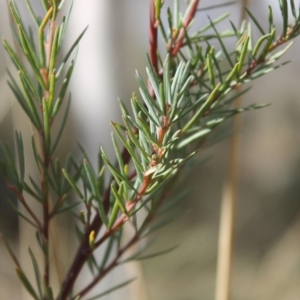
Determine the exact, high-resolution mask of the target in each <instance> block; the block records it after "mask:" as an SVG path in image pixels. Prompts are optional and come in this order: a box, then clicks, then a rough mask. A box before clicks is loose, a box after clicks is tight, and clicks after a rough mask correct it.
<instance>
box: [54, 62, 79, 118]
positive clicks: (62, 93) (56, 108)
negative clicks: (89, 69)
mask: <svg viewBox="0 0 300 300" xmlns="http://www.w3.org/2000/svg"><path fill="white" fill-rule="evenodd" d="M73 69H74V62H73V61H72V62H71V65H70V67H69V69H68V72H67V74H66V77H65V79H64V81H63V84H62V87H61V90H60V92H59V95H58V99H57V100H56V102H55V104H54V107H53V110H52V114H51V118H53V117H55V116H56V115H57V113H58V111H59V109H60V106H61V104H62V102H63V100H64V97H65V94H66V91H67V88H68V85H69V82H70V79H71V76H72V72H73Z"/></svg>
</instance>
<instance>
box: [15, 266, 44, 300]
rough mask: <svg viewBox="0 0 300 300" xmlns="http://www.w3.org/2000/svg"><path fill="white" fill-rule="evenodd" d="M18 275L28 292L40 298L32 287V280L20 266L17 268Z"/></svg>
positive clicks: (36, 299) (36, 298)
mask: <svg viewBox="0 0 300 300" xmlns="http://www.w3.org/2000/svg"><path fill="white" fill-rule="evenodd" d="M16 272H17V275H18V277H19V279H20V281H21V282H22V284H23V286H24V287H25V289H26V290H27V292H28V293H29V294H30V295H31V296H32V297H33V298H34V299H35V300H40V299H39V297H38V295H37V294H36V292H35V290H34V288H33V287H32V285H31V283H30V281H29V280H28V278H27V277H26V275H25V274H24V272H23V271H22V270H21V269H20V268H16Z"/></svg>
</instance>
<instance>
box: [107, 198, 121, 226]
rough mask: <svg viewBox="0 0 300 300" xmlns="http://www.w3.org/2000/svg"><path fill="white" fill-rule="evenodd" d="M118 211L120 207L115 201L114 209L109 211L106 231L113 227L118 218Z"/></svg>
mask: <svg viewBox="0 0 300 300" xmlns="http://www.w3.org/2000/svg"><path fill="white" fill-rule="evenodd" d="M119 211H120V205H119V204H118V202H117V201H116V202H115V203H114V207H113V209H112V211H111V215H110V218H109V222H108V225H107V228H108V229H111V228H112V227H113V225H114V224H115V221H116V219H117V217H118V214H119Z"/></svg>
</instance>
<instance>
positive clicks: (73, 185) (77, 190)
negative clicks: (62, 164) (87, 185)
mask: <svg viewBox="0 0 300 300" xmlns="http://www.w3.org/2000/svg"><path fill="white" fill-rule="evenodd" d="M62 172H63V174H64V176H65V177H66V179H67V180H68V182H69V183H70V185H71V186H72V188H73V190H74V191H75V192H76V194H77V195H78V196H79V198H80V199H82V200H84V196H83V195H82V193H81V191H80V189H79V188H78V186H77V184H76V182H75V181H74V179H73V177H72V176H71V175H70V174H69V173H68V172H67V170H66V169H62Z"/></svg>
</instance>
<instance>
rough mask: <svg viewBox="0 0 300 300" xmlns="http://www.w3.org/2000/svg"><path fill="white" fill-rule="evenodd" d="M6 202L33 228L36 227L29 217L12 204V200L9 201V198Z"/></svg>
mask: <svg viewBox="0 0 300 300" xmlns="http://www.w3.org/2000/svg"><path fill="white" fill-rule="evenodd" d="M8 204H9V205H10V206H11V208H12V209H13V210H14V211H15V212H16V213H17V214H18V215H19V216H20V217H21V218H23V219H24V220H25V221H27V222H28V223H29V224H30V225H32V226H33V227H34V228H36V229H38V227H37V225H36V224H35V223H34V222H33V221H31V220H30V219H29V218H27V217H26V216H25V215H24V214H23V213H21V211H20V210H19V209H18V208H17V207H16V206H15V205H14V204H13V202H11V201H10V200H8Z"/></svg>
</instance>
